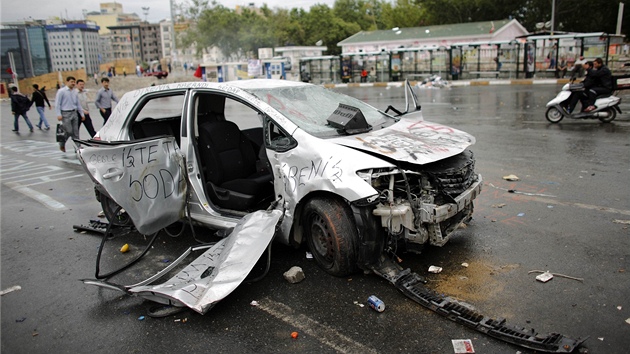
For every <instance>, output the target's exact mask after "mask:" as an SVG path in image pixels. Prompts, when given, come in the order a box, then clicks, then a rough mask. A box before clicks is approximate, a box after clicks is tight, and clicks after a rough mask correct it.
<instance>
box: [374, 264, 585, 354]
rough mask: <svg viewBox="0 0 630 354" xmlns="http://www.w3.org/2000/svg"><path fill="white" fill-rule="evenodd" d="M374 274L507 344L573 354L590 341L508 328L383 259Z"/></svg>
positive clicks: (376, 266)
mask: <svg viewBox="0 0 630 354" xmlns="http://www.w3.org/2000/svg"><path fill="white" fill-rule="evenodd" d="M372 270H373V271H374V273H376V274H378V275H380V276H382V277H383V278H385V279H386V280H388V281H389V282H391V283H392V284H393V285H394V286H395V287H396V288H397V289H398V290H400V291H401V292H402V293H403V294H405V295H406V296H407V297H409V298H410V299H412V300H413V301H415V302H417V303H418V304H420V305H422V306H424V307H426V308H428V309H429V310H431V311H434V312H436V313H438V314H439V315H442V316H444V317H446V318H448V319H450V320H451V321H454V322H457V323H460V324H463V325H465V326H467V327H469V328H472V329H474V330H476V331H479V332H481V333H485V334H487V335H489V336H491V337H494V338H496V339H499V340H502V341H504V342H507V343H512V344H515V345H519V346H521V347H524V348H529V349H534V350H538V351H542V352H549V353H570V352H572V351H573V350H574V349H576V348H578V347H579V346H580V345H581V344H582V343H583V342H584V341H585V340H587V339H588V337H586V338H584V339H581V338H578V339H572V338H568V337H566V336H564V335H562V334H559V333H549V334H547V335H540V334H538V333H537V332H536V331H535V330H534V329H533V328H532V329H526V328H522V327H517V326H512V325H508V324H506V320H505V319H501V318H497V319H494V318H491V317H488V316H485V315H483V314H481V313H479V312H478V311H476V310H475V309H473V308H471V307H470V306H465V305H464V304H461V303H459V302H457V301H455V300H454V299H452V298H450V297H447V296H444V295H440V294H438V293H437V292H435V291H433V290H431V289H429V288H427V287H426V286H425V285H424V284H425V283H426V280H425V279H424V278H423V277H421V276H420V275H418V274H416V273H412V272H411V270H410V269H408V268H407V269H405V270H403V269H402V267H400V266H399V265H398V264H396V263H394V262H393V261H392V260H390V259H388V258H386V257H384V256H382V257H381V259H380V261H379V264H378V265H375V266H374V267H373V268H372Z"/></svg>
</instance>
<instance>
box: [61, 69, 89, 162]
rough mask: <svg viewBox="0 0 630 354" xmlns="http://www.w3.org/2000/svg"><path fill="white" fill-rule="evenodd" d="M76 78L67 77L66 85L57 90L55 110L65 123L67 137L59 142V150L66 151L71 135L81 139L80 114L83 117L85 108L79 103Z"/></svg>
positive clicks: (62, 122) (63, 123)
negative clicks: (75, 87)
mask: <svg viewBox="0 0 630 354" xmlns="http://www.w3.org/2000/svg"><path fill="white" fill-rule="evenodd" d="M75 85H76V79H75V78H74V77H73V76H68V77H67V78H66V86H64V87H63V88H61V89H59V91H57V96H56V97H55V111H56V113H57V120H58V121H60V122H61V124H62V125H63V129H64V130H65V131H66V137H65V139H63V141H60V142H59V150H61V151H63V152H66V141H67V140H68V138H69V137H71V138H73V139H79V117H78V116H79V115H80V116H81V118H83V109H81V105H80V104H79V95H78V94H77V91H76V90H75V89H74V86H75Z"/></svg>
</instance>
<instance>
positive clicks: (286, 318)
mask: <svg viewBox="0 0 630 354" xmlns="http://www.w3.org/2000/svg"><path fill="white" fill-rule="evenodd" d="M256 308H258V309H260V310H263V311H265V312H266V313H268V314H270V315H271V316H273V317H275V318H277V319H279V320H281V321H283V322H285V323H288V324H290V325H291V326H293V327H295V328H298V329H299V330H300V331H303V332H304V333H307V334H308V335H310V336H312V337H313V338H315V339H317V340H319V341H320V342H321V343H322V344H325V345H327V346H329V347H331V348H333V349H334V350H336V351H338V352H341V353H378V351H376V350H375V349H373V348H370V347H367V346H365V345H363V344H361V343H359V342H356V341H354V340H353V339H352V338H349V337H346V336H344V335H343V334H340V333H339V331H338V330H336V329H334V328H331V327H328V326H325V325H323V324H321V323H319V322H317V321H315V320H314V319H312V318H310V317H308V316H305V315H303V314H299V313H295V311H294V310H293V309H292V308H290V307H289V306H287V305H285V304H283V303H280V302H276V301H273V300H271V299H269V298H264V299H263V300H261V301H259V303H258V306H256Z"/></svg>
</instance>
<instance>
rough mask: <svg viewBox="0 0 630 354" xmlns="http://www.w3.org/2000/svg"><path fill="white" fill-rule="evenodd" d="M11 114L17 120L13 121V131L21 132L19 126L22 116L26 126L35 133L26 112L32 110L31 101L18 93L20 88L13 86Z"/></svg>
mask: <svg viewBox="0 0 630 354" xmlns="http://www.w3.org/2000/svg"><path fill="white" fill-rule="evenodd" d="M11 91H12V93H11V113H13V117H14V118H15V120H14V121H13V131H14V132H16V133H18V132H19V131H20V126H19V124H18V119H19V118H20V116H22V117H24V120H25V121H26V125H28V128H29V129H30V130H31V133H32V132H33V124H31V121H30V120H29V119H28V116H27V115H26V112H28V110H29V109H30V108H31V100H29V99H28V97H26V96H25V95H23V94H21V93H19V92H18V88H17V87H15V86H13V87H11Z"/></svg>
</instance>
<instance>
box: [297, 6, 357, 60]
mask: <svg viewBox="0 0 630 354" xmlns="http://www.w3.org/2000/svg"><path fill="white" fill-rule="evenodd" d="M302 26H303V27H304V32H305V33H306V37H305V42H304V43H301V44H298V45H313V44H315V43H316V42H317V41H319V40H321V41H323V42H324V45H325V46H326V48H327V49H328V54H331V55H335V54H339V53H341V48H340V47H338V46H337V43H339V42H341V41H342V40H344V39H346V38H348V37H350V36H351V35H353V34H355V33H357V32H359V31H360V30H361V27H360V26H359V25H358V24H356V23H350V22H346V21H344V20H343V19H341V18H339V17H336V16H334V14H333V11H332V10H331V9H330V8H329V7H328V6H326V5H315V6H312V7H311V9H310V11H309V12H308V13H307V14H306V15H305V16H304V18H303V22H302Z"/></svg>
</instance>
